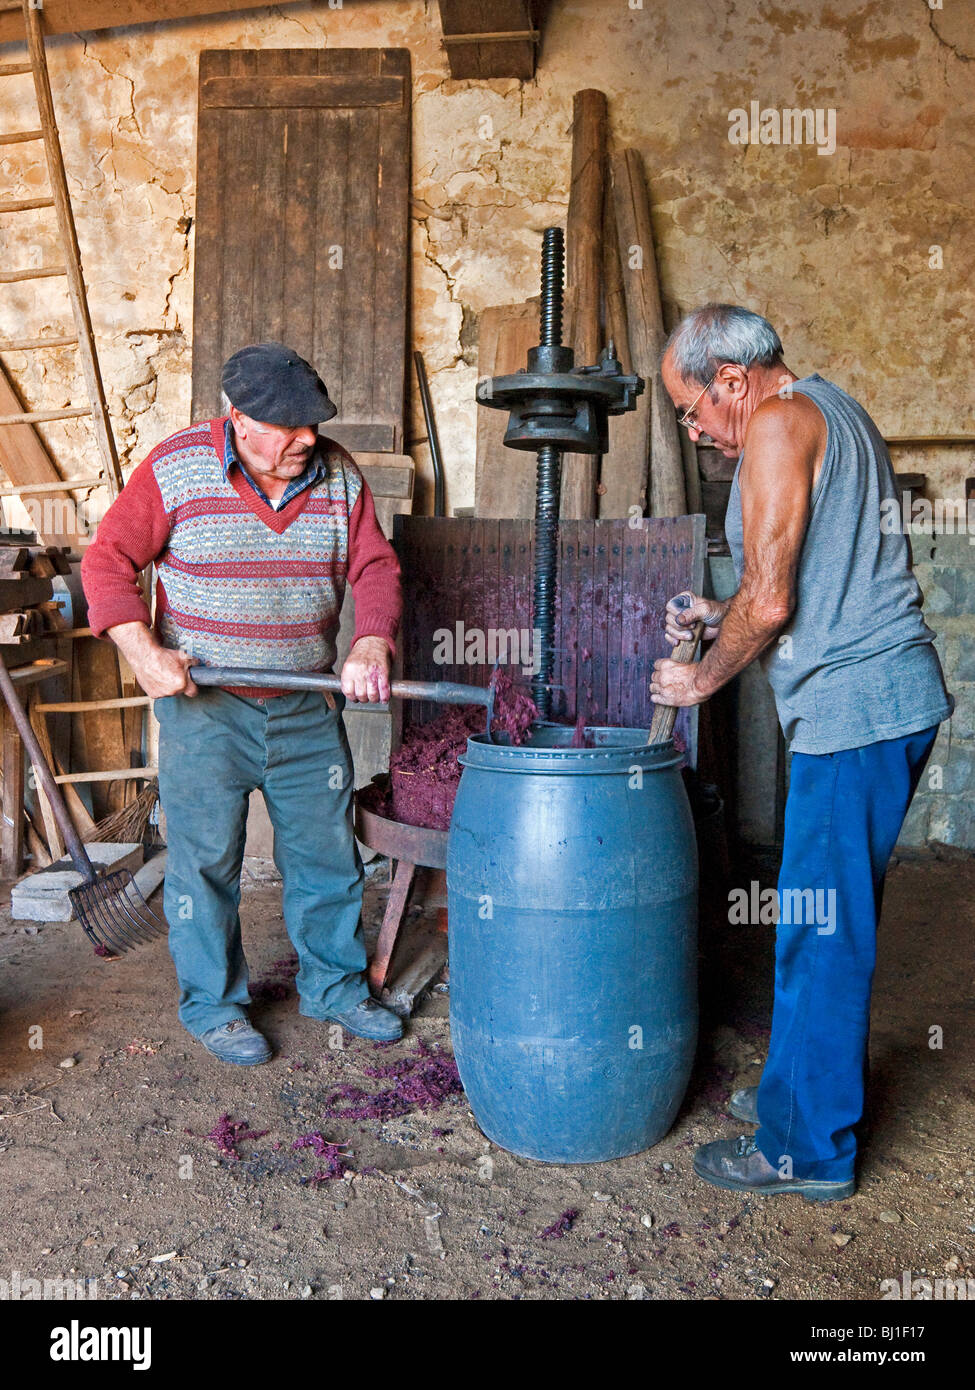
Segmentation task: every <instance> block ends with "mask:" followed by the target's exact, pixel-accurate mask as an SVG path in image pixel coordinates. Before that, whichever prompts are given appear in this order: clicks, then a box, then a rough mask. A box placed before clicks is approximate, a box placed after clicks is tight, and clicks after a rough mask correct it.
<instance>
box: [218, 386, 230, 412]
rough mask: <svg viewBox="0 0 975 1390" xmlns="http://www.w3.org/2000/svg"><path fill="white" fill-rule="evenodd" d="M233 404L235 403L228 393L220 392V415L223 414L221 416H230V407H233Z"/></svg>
mask: <svg viewBox="0 0 975 1390" xmlns="http://www.w3.org/2000/svg"><path fill="white" fill-rule="evenodd" d="M232 404H233V402H232V401H231V399H230V397H229V396H228V395H227V393H226V391H221V392H220V414H221V415H229V414H230V407H231V405H232Z"/></svg>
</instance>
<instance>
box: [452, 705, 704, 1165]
mask: <svg viewBox="0 0 975 1390" xmlns="http://www.w3.org/2000/svg"><path fill="white" fill-rule="evenodd" d="M586 732H587V735H588V736H589V739H588V741H592V742H594V743H595V745H596V746H594V747H591V748H570V747H567V746H555V745H559V744H567V743H568V741H569V740H570V739H571V737H572V730H571V729H563V728H556V727H555V726H551V725H549V726H543V728H542V729H540V730H539V731H538V732H537V733H536V735H535V736H534V737H533V739H532V741H531V743H530V744H529V745H525V746H522V747H506V746H501V745H496V744H491V743H489V742H487V740H486V738H485V736H484V735H479V736H478V737H475V738H471V739H470V740H469V742H468V745H467V752H466V754H465V756H464V757H462V758H461V762H462V764H463V767H464V771H463V775H462V776H461V780H460V788H459V790H458V793H457V800H456V803H455V806H454V813H453V819H452V821H451V825H450V834H449V837H448V841H447V893H448V914H447V915H448V932H449V948H450V1029H451V1038H452V1043H453V1049H454V1056H455V1058H456V1061H457V1067H458V1070H459V1072H460V1077H461V1081H462V1082H463V1084H464V1090H465V1091H466V1092H467V1097H468V1099H469V1101H470V1106H471V1110H472V1111H473V1113H474V1117H475V1119H476V1120H477V1122H478V1124H479V1125H480V1127H481V1129H482V1130H483V1131H484V1133H485V1134H486V1135H487V1137H488V1138H489V1139H491V1140H493V1142H494V1143H496V1144H499V1145H501V1147H502V1148H505V1149H510V1150H511V1152H513V1153H516V1154H522V1155H524V1156H525V1157H528V1158H535V1159H542V1160H544V1161H546V1162H549V1163H594V1162H599V1161H601V1160H604V1159H611V1158H621V1157H623V1156H624V1155H625V1154H632V1153H638V1152H639V1151H640V1150H642V1149H646V1148H649V1147H650V1145H652V1144H655V1143H657V1141H658V1140H660V1139H662V1138H663V1136H664V1135H665V1134H666V1133H667V1131H668V1129H669V1128H670V1126H671V1124H672V1123H673V1120H674V1117H675V1115H676V1114H677V1111H678V1109H679V1107H680V1103H681V1100H682V1099H683V1096H684V1092H685V1090H686V1087H687V1082H688V1078H689V1076H690V1070H691V1065H692V1062H693V1059H694V1049H695V1045H696V1041H697V854H696V848H695V839H694V823H693V819H692V816H691V811H690V807H689V805H688V801H687V796H686V793H685V791H684V784H683V780H682V778H681V775H680V772H679V770H678V768H679V764H680V756H679V754H677V753H676V752H675V750H674V746H673V744H672V743H667V744H663V745H661V746H659V747H648V746H647V745H646V733H645V732H641V731H640V730H634V729H589V730H587V731H586ZM544 745H553V746H544Z"/></svg>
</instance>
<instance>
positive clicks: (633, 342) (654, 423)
mask: <svg viewBox="0 0 975 1390" xmlns="http://www.w3.org/2000/svg"><path fill="white" fill-rule="evenodd" d="M612 177H613V199H614V207H615V211H616V229H617V235H618V237H619V247H620V263H621V266H622V270H623V288H624V290H625V292H626V312H627V320H628V323H629V329H630V348H631V351H632V354H633V370H634V371H635V372H638V373H639V375H640V376H642V377H644V378H645V379H646V382H647V386H646V390H647V394H648V395H649V397H650V515H651V516H684V515H686V513H687V493H686V489H685V486H684V462H683V458H682V456H681V446H680V434H679V426H678V424H677V415H676V412H675V411H674V406H673V402H672V401H671V399H670V397H669V396H668V395H667V392H666V391H665V390H664V384H663V381H662V379H661V376H660V354H661V353H662V351H663V346H664V343H665V341H666V334H665V332H664V320H663V312H662V309H661V304H660V282H659V280H658V278H657V261H656V256H655V253H654V249H653V232H652V229H651V225H650V199H649V197H648V195H647V182H646V178H645V176H644V172H643V162H642V160H641V158H640V153H639V151H638V150H634V149H628V150H623V151H622V152H621V153H620V154H618V155H616V156H615V157H614V158H613V161H612Z"/></svg>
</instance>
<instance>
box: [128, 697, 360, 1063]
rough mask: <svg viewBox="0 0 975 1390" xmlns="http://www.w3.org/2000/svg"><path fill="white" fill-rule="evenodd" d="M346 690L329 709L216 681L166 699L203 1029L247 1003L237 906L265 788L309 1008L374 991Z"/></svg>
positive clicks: (180, 883) (181, 944)
mask: <svg viewBox="0 0 975 1390" xmlns="http://www.w3.org/2000/svg"><path fill="white" fill-rule="evenodd" d="M335 698H336V705H337V708H336V709H334V710H331V709H329V707H328V705H327V704H326V702H325V700H324V699H323V698H322V696H321V695H319V694H317V693H315V692H311V691H308V692H305V691H302V692H299V693H295V694H288V695H279V696H275V697H272V698H269V699H255V698H245V697H241V696H238V695H230V694H228V693H227V692H226V691H224V690H219V689H215V688H206V689H201V691H200V693H199V695H196V696H193V697H189V696H185V695H172V696H168V697H167V698H165V699H160V700H157V701H156V702H155V712H156V718H157V719H158V720H159V795H160V800H161V801H162V806H163V810H164V811H165V813H166V837H167V845H168V851H169V856H168V861H167V868H166V887H165V910H166V917H167V919H168V921H169V948H170V952H171V954H172V957H173V962H174V964H175V966H176V975H177V978H178V980H179V987H180V1000H179V1017H180V1021H181V1022H182V1023H183V1025H184V1026H185V1027H186V1028H187V1029H188V1030H189V1032H191V1033H192V1034H193V1035H194V1036H196V1037H199V1035H200V1034H201V1033H204V1032H206V1031H207V1029H209V1028H215V1027H218V1026H219V1025H221V1024H224V1023H229V1022H230V1021H231V1019H235V1018H245V1017H246V1009H247V1005H248V1004H249V1002H250V996H249V995H248V991H247V980H248V971H247V962H246V960H245V958H244V951H243V947H242V944H241V936H240V917H239V915H238V907H239V904H240V873H241V867H242V861H243V856H244V835H245V827H246V820H247V801H248V797H249V795H250V793H251V792H252V791H253V790H254V788H256V787H260V788H261V790H262V791H263V793H264V800H265V802H266V804H267V809H268V813H269V815H270V818H271V824H272V825H273V827H274V862H275V864H276V865H277V867H278V869H279V871H280V873H281V877H282V879H283V880H284V888H283V911H284V921H285V927H286V928H287V932H288V935H289V936H290V938H291V941H292V944H293V946H294V948H295V951H296V952H297V955H298V967H299V968H298V977H297V981H296V983H297V987H298V994H299V997H300V1005H299V1009H300V1012H301V1013H303V1014H306V1015H308V1016H309V1017H311V1018H324V1017H325V1016H326V1015H327V1014H328V1013H330V1012H332V1011H335V1010H344V1009H348V1008H351V1007H353V1006H354V1005H355V1004H357V1003H359V1001H360V1000H363V999H365V998H366V997H367V995H368V993H369V991H368V987H367V985H366V982H365V977H364V974H363V972H364V970H365V966H366V950H365V943H364V941H363V936H362V927H361V923H360V910H361V906H362V884H363V872H362V862H361V860H360V858H359V853H358V850H357V848H356V843H355V836H354V833H353V828H352V791H353V776H352V758H351V754H350V752H349V743H348V739H347V738H346V734H345V728H344V726H343V723H342V715H341V710H342V707H343V706H344V703H345V701H344V698H343V697H342V696H336V697H335Z"/></svg>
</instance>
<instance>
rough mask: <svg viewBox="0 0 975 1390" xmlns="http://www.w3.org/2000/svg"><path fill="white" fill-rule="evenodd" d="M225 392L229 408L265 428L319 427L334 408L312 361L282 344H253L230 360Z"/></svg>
mask: <svg viewBox="0 0 975 1390" xmlns="http://www.w3.org/2000/svg"><path fill="white" fill-rule="evenodd" d="M222 384H223V389H224V391H225V392H226V393H227V396H228V398H229V400H230V402H231V404H232V405H235V406H236V407H237V409H238V410H241V411H243V413H244V414H245V415H249V416H250V417H251V419H252V420H262V421H264V422H265V424H268V425H284V426H286V427H287V428H288V429H297V428H298V426H299V425H317V424H320V423H321V421H323V420H331V418H332V416H333V415H335V414H336V413H337V409H338V408H337V406H335V405H334V404H333V402H332V401H331V400H330V399H329V395H328V390H327V388H326V386H325V383H324V381H322V379H321V377H320V376H319V375H318V373H317V372H316V371H315V368H314V367H313V366H312V365H311V363H310V362H306V361H305V359H304V358H303V357H299V356H298V354H297V353H296V352H295V350H294V349H293V348H289V347H285V345H284V343H252V344H251V346H250V347H245V348H241V350H240V351H239V352H235V353H234V355H233V357H228V359H227V361H226V362H225V363H224V368H223V380H222Z"/></svg>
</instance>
